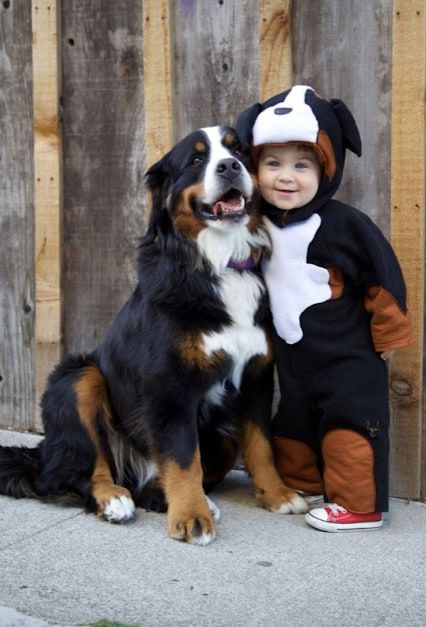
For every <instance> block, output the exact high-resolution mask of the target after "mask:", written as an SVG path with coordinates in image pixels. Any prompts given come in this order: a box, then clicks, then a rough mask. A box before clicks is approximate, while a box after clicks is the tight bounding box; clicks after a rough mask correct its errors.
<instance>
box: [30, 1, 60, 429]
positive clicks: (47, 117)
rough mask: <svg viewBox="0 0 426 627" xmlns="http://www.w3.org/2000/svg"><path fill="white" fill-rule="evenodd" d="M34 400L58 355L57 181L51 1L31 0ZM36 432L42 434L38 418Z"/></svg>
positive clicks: (54, 17) (55, 64) (56, 89)
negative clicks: (34, 299)
mask: <svg viewBox="0 0 426 627" xmlns="http://www.w3.org/2000/svg"><path fill="white" fill-rule="evenodd" d="M32 32H33V104H34V177H35V196H34V201H35V270H36V327H35V336H36V337H35V340H36V395H37V398H39V397H40V395H41V393H42V391H43V389H44V387H45V384H46V378H47V376H48V374H49V372H50V371H51V370H52V368H53V367H54V366H55V364H56V363H57V362H58V361H59V359H60V351H61V284H60V282H61V191H62V190H61V183H62V181H61V177H62V171H61V170H62V167H61V166H62V145H61V144H62V140H61V131H60V125H59V59H58V52H59V45H58V44H59V42H58V15H57V2H56V0H33V2H32ZM37 426H38V427H40V428H41V423H40V417H39V416H37Z"/></svg>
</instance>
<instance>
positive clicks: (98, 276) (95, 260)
mask: <svg viewBox="0 0 426 627" xmlns="http://www.w3.org/2000/svg"><path fill="white" fill-rule="evenodd" d="M425 48H426V41H425V2H424V0H393V2H392V0H368V1H366V0H293V1H291V0H281V1H279V0H259V1H257V0H170V2H169V1H168V0H66V1H65V0H64V1H63V2H60V0H33V1H31V0H1V1H0V137H1V142H0V163H1V181H0V225H1V228H0V400H1V409H0V426H2V427H8V428H14V429H19V430H37V429H40V426H41V425H40V422H39V416H38V412H37V402H38V397H39V395H40V392H41V390H42V388H43V386H44V383H45V379H46V376H47V374H48V372H49V370H50V369H51V368H52V366H53V365H54V363H55V362H56V361H57V360H58V359H59V358H60V356H61V355H62V354H64V353H68V352H70V351H86V350H90V349H92V348H93V347H94V346H95V345H96V343H97V342H98V341H99V339H100V337H101V336H102V335H103V333H104V332H105V329H106V328H107V327H108V325H109V324H110V322H111V320H112V319H113V317H114V315H115V314H116V312H117V310H118V309H119V308H120V306H121V305H122V304H123V302H124V301H125V299H126V298H127V296H128V294H129V292H130V290H131V289H132V286H133V284H134V280H135V273H134V261H135V250H136V246H137V243H138V238H139V237H140V236H141V235H142V234H143V231H144V227H145V215H146V205H145V197H144V189H143V173H144V171H145V169H146V167H147V166H148V165H149V164H151V163H152V162H154V160H156V159H157V158H159V157H160V156H161V155H162V154H163V153H164V152H165V151H166V150H167V149H168V148H169V147H170V146H171V145H172V143H173V142H174V141H175V140H177V139H179V138H181V137H182V136H183V135H185V134H186V133H187V132H188V131H190V130H191V129H193V128H196V127H198V126H200V125H202V126H206V125H209V124H214V123H228V124H232V123H233V122H234V121H235V118H236V116H237V114H238V112H239V111H241V110H242V109H243V108H245V107H247V106H248V105H249V104H251V103H253V102H255V101H257V100H258V99H260V100H263V99H265V98H266V97H268V96H271V95H272V94H274V93H277V92H278V91H281V90H283V89H285V88H287V87H288V86H289V85H290V84H291V83H292V82H293V83H295V82H298V83H301V82H303V83H308V84H311V85H313V86H315V87H316V89H317V90H318V91H320V93H322V94H323V95H324V96H326V97H327V98H331V97H339V98H341V99H343V100H344V101H346V102H347V103H348V105H349V106H350V108H351V109H352V110H353V112H354V114H355V117H356V119H357V121H358V123H359V126H360V130H361V134H362V137H363V142H364V155H363V158H362V159H359V160H358V159H356V158H355V157H353V158H352V155H350V156H349V158H348V161H347V167H346V174H345V179H344V182H343V185H342V187H341V190H340V193H339V197H340V198H342V199H343V200H346V201H348V202H351V203H353V204H355V205H356V206H358V207H360V208H361V209H363V210H364V211H365V212H366V213H368V214H369V215H370V216H371V217H372V218H373V219H374V220H375V221H376V222H377V224H378V225H379V226H380V227H381V228H382V230H383V231H384V232H385V233H386V234H387V235H388V236H390V237H391V239H392V241H393V244H394V246H395V248H396V250H397V253H398V255H399V258H400V260H401V262H402V265H403V268H404V272H405V275H406V279H407V283H408V287H409V293H410V301H411V308H412V316H413V325H414V336H415V340H414V344H413V346H412V347H411V348H409V349H404V350H401V351H399V352H398V355H397V356H396V357H395V358H394V359H393V362H392V372H391V380H390V386H391V391H392V410H393V420H392V430H391V435H392V453H391V485H392V494H393V495H395V496H402V497H405V498H414V499H420V498H422V497H423V496H424V494H425V490H426V436H425V433H426V429H423V428H422V426H423V424H424V418H423V414H422V397H423V394H422V391H423V390H422V388H423V327H424V313H423V295H424V202H425V166H424V154H425V127H424V121H425V117H424V94H425Z"/></svg>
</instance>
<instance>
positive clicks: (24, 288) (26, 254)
mask: <svg viewBox="0 0 426 627" xmlns="http://www.w3.org/2000/svg"><path fill="white" fill-rule="evenodd" d="M0 137H1V141H0V164H1V172H2V175H1V178H0V277H1V278H0V426H2V427H7V426H13V427H14V428H15V429H29V428H31V427H32V426H33V424H34V411H35V370H34V214H33V210H34V205H33V203H34V194H33V182H34V167H33V119H32V64H31V2H30V0H20V2H13V3H12V2H10V3H4V2H2V3H0Z"/></svg>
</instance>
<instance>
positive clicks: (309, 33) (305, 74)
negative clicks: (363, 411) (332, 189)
mask: <svg viewBox="0 0 426 627" xmlns="http://www.w3.org/2000/svg"><path fill="white" fill-rule="evenodd" d="M391 26H392V0H374V2H364V0H345V2H339V1H337V0H315V2H305V1H299V2H293V7H292V27H291V31H292V42H293V81H294V82H295V83H302V84H308V85H312V86H313V87H314V88H315V89H316V90H317V91H318V92H319V93H320V94H321V95H323V96H324V97H325V98H327V99H330V98H340V99H341V100H343V101H344V102H345V103H346V104H347V105H348V107H349V109H350V110H351V111H352V113H353V115H354V117H355V119H356V121H357V124H358V127H359V129H360V133H361V137H362V141H363V156H362V158H361V159H359V158H358V157H356V156H355V155H353V154H352V153H350V152H348V155H347V160H346V166H345V174H344V177H343V181H342V185H341V187H340V189H339V192H338V193H337V195H336V197H337V198H339V199H340V200H343V201H345V202H349V203H350V204H353V205H355V206H356V207H358V208H359V209H361V210H362V211H364V212H365V213H367V214H368V215H370V217H371V218H372V219H373V220H374V221H375V222H376V224H377V225H378V226H379V227H380V228H381V229H382V231H383V232H384V233H385V234H386V235H388V236H389V233H390V212H389V203H390V132H391V129H390V120H391V42H392V40H391Z"/></svg>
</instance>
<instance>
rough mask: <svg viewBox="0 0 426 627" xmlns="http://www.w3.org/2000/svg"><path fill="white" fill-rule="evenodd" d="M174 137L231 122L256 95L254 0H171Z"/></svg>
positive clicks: (257, 57)
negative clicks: (196, 129)
mask: <svg viewBox="0 0 426 627" xmlns="http://www.w3.org/2000/svg"><path fill="white" fill-rule="evenodd" d="M171 7H172V9H171V28H172V33H171V38H172V41H173V52H172V58H173V59H174V65H173V113H174V137H175V139H176V140H179V139H181V138H182V137H183V136H184V135H186V134H187V133H189V132H190V131H192V130H193V129H195V128H197V127H203V126H209V125H213V124H229V125H230V126H232V125H233V124H234V122H235V119H236V117H237V115H238V114H239V113H240V112H241V111H242V110H243V109H244V108H246V107H248V106H249V105H251V104H253V102H256V101H257V100H258V98H259V94H258V83H259V7H258V3H257V2H256V1H255V0H240V1H239V2H227V1H226V0H215V1H214V2H213V1H212V2H203V1H201V0H198V1H197V0H176V1H175V2H172V5H171Z"/></svg>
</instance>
